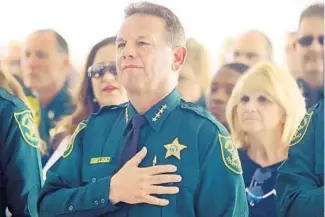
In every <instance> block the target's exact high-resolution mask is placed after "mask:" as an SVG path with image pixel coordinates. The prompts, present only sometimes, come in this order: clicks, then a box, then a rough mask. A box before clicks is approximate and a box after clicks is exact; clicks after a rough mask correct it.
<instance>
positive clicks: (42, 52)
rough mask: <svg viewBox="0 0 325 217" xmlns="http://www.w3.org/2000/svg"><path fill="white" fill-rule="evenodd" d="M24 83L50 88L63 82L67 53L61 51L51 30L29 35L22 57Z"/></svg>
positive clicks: (30, 85)
mask: <svg viewBox="0 0 325 217" xmlns="http://www.w3.org/2000/svg"><path fill="white" fill-rule="evenodd" d="M22 65H23V73H24V79H25V82H26V85H27V86H29V87H31V88H32V89H36V90H42V89H51V88H53V87H54V86H57V85H58V84H62V83H64V82H65V79H66V77H67V71H68V70H67V69H68V67H69V59H68V55H67V54H64V53H61V52H60V51H59V47H58V44H57V41H56V38H55V35H54V34H53V33H52V32H41V33H34V34H32V35H30V36H29V37H28V38H27V40H26V44H25V49H24V53H23V57H22Z"/></svg>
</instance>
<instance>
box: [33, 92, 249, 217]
mask: <svg viewBox="0 0 325 217" xmlns="http://www.w3.org/2000/svg"><path fill="white" fill-rule="evenodd" d="M136 114H137V112H136V110H135V109H134V107H133V106H132V105H131V104H124V105H121V106H107V107H104V108H102V109H101V110H100V111H99V112H98V113H97V114H94V115H92V116H90V118H89V119H88V121H85V122H82V123H81V124H80V125H79V127H78V128H77V130H76V132H75V134H74V135H73V136H72V139H71V142H70V143H69V145H68V146H67V149H66V151H65V153H64V155H63V157H62V158H61V159H60V160H59V161H58V162H57V163H56V164H55V165H54V166H53V167H52V168H51V169H50V170H49V171H48V173H47V180H46V183H45V185H44V188H43V189H42V191H41V195H40V199H39V206H40V216H44V217H51V216H57V215H64V216H78V217H84V216H92V217H95V216H112V214H113V213H114V212H115V211H116V210H118V209H120V206H122V205H125V206H129V215H128V216H129V217H140V216H141V217H160V216H161V217H214V216H224V217H231V216H238V217H239V216H243V217H247V216H248V207H247V202H246V195H245V187H244V182H243V178H242V175H241V173H242V170H241V165H240V161H239V158H238V153H237V150H236V148H235V147H234V146H233V143H232V140H231V139H230V137H229V134H228V132H227V131H226V130H225V128H224V127H223V126H222V125H221V124H220V123H219V122H217V121H216V119H215V118H214V117H213V116H212V115H211V114H210V113H208V112H207V111H206V110H205V109H204V108H202V107H201V106H199V105H195V104H191V103H186V102H184V101H182V100H181V99H180V96H179V94H178V92H177V91H176V90H174V91H173V92H172V93H171V94H170V95H168V96H167V97H166V98H165V99H163V100H162V101H161V102H159V103H158V104H156V105H155V106H154V107H152V108H151V109H150V110H149V111H147V112H146V113H145V114H144V115H145V117H146V119H147V121H148V123H147V125H146V127H144V128H143V129H142V130H141V135H140V139H139V140H140V141H139V147H138V149H139V150H140V149H141V148H142V147H143V146H146V147H147V149H148V154H147V156H146V158H145V159H144V160H143V161H142V163H141V164H140V167H149V166H153V164H155V163H156V165H159V164H161V165H163V164H173V165H175V166H177V172H176V173H177V174H179V175H181V176H182V181H181V182H180V183H174V184H172V185H174V186H178V187H179V188H180V192H179V193H178V194H175V195H160V196H158V197H162V198H166V199H168V200H169V205H168V206H165V207H160V206H153V205H149V204H136V205H128V204H123V203H119V204H117V205H116V206H114V205H113V204H112V203H111V202H110V201H109V199H108V196H109V192H110V180H111V177H112V176H113V175H114V174H115V173H116V168H117V164H118V160H119V155H120V151H121V149H122V144H123V142H124V138H125V135H126V133H127V131H128V127H127V124H128V123H129V122H130V121H131V120H132V118H133V117H134V116H135V115H136ZM167 185H169V184H167Z"/></svg>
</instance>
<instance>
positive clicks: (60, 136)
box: [43, 37, 128, 179]
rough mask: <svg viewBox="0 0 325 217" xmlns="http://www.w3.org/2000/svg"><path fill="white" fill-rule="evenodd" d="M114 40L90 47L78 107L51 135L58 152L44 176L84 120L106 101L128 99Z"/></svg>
mask: <svg viewBox="0 0 325 217" xmlns="http://www.w3.org/2000/svg"><path fill="white" fill-rule="evenodd" d="M115 40H116V38H115V37H109V38H106V39H104V40H102V41H100V42H98V43H97V44H96V45H95V46H94V47H93V48H92V49H91V51H90V53H89V55H88V57H87V60H86V66H85V70H84V72H83V73H82V74H81V78H80V81H79V84H78V88H77V90H76V94H75V96H76V99H75V101H76V110H75V112H74V113H73V114H72V115H70V116H67V117H65V118H63V120H62V121H61V122H59V123H58V124H57V126H58V127H57V128H56V132H55V135H54V137H53V139H52V145H53V146H54V149H55V152H54V153H53V155H52V156H51V158H50V159H49V161H48V162H47V163H46V165H45V166H44V169H43V178H44V179H46V172H47V170H48V169H49V168H50V167H51V166H52V165H53V164H54V163H55V162H56V161H57V160H58V159H59V158H60V157H61V155H62V154H63V152H64V150H65V147H66V145H67V143H68V142H69V139H70V136H71V135H72V133H73V132H74V131H75V129H76V128H77V126H78V124H79V123H80V122H81V121H83V120H85V119H86V118H87V117H88V115H90V114H91V113H94V112H97V111H98V110H99V109H100V108H101V107H103V106H105V105H119V104H122V103H125V102H127V101H128V98H127V95H126V91H125V89H124V88H123V86H122V85H121V84H120V82H119V81H118V77H117V71H116V63H115V54H116V47H115Z"/></svg>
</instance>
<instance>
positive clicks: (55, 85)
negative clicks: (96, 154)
mask: <svg viewBox="0 0 325 217" xmlns="http://www.w3.org/2000/svg"><path fill="white" fill-rule="evenodd" d="M70 66H71V65H70V59H69V48H68V44H67V42H66V40H65V39H64V38H63V37H62V36H61V35H60V34H59V33H57V32H55V31H53V30H51V29H43V30H38V31H35V32H33V33H32V34H30V35H29V36H28V37H27V39H26V41H25V45H24V55H23V58H22V67H23V73H24V76H23V77H24V83H26V86H28V87H29V88H30V89H31V90H32V91H33V93H35V95H36V96H37V99H38V101H39V104H40V108H41V109H40V117H41V118H40V122H39V133H40V136H41V139H42V140H43V141H44V142H45V143H46V144H47V145H48V147H47V150H46V154H45V155H43V156H42V164H43V165H45V164H46V162H47V160H48V159H49V157H50V156H51V155H52V153H53V152H54V147H51V146H50V145H49V144H50V132H51V131H52V130H53V129H54V128H55V127H56V126H55V124H56V123H57V122H58V121H59V120H60V119H61V118H62V117H63V116H65V115H69V114H71V113H72V112H73V110H74V106H73V105H72V98H71V95H70V93H69V90H68V83H67V79H68V75H69V71H70Z"/></svg>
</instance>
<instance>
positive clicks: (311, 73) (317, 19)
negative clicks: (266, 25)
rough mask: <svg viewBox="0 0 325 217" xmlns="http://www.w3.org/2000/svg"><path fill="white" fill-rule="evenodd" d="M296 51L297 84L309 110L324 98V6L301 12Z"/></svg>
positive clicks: (310, 7) (315, 5)
mask: <svg viewBox="0 0 325 217" xmlns="http://www.w3.org/2000/svg"><path fill="white" fill-rule="evenodd" d="M296 51H297V56H298V62H299V66H300V70H301V74H302V76H301V78H300V79H298V84H299V85H300V87H301V88H302V89H303V90H304V95H305V97H306V105H307V108H310V107H311V106H313V105H315V104H316V103H317V102H318V101H319V100H320V99H323V98H324V4H321V3H319V4H314V5H311V6H309V7H308V8H306V9H305V10H304V11H303V12H302V14H301V16H300V20H299V28H298V32H297V44H296Z"/></svg>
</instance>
